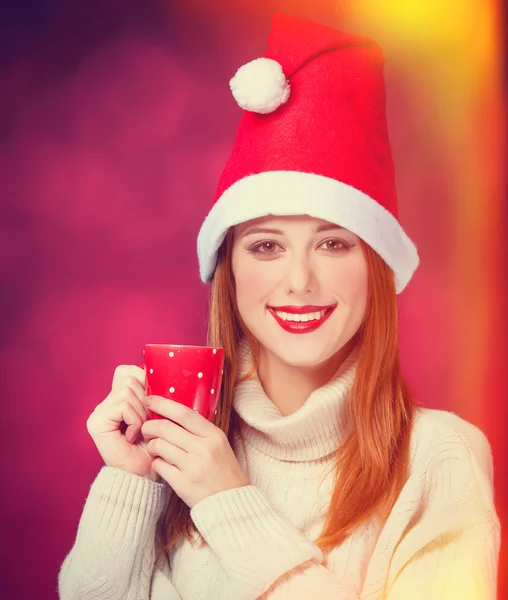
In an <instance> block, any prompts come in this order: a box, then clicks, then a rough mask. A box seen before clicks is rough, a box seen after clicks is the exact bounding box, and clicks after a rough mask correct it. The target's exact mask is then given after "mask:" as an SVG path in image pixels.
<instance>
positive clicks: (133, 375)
mask: <svg viewBox="0 0 508 600" xmlns="http://www.w3.org/2000/svg"><path fill="white" fill-rule="evenodd" d="M131 379H135V380H136V381H137V382H138V383H139V384H140V385H141V386H142V388H143V390H144V389H145V370H144V369H142V368H141V367H137V366H136V365H119V366H118V367H117V368H116V369H115V372H114V374H113V383H112V385H111V391H113V392H114V391H116V390H119V389H121V388H122V387H124V385H125V380H128V381H129V382H130V381H131Z"/></svg>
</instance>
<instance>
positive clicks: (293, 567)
mask: <svg viewBox="0 0 508 600" xmlns="http://www.w3.org/2000/svg"><path fill="white" fill-rule="evenodd" d="M238 357H239V361H240V373H245V372H246V370H247V369H248V367H249V365H250V364H251V360H252V357H251V354H250V351H249V348H248V345H247V344H246V343H245V342H241V343H240V345H239V348H238ZM357 358H358V357H357V354H356V351H355V352H353V353H352V354H351V355H350V356H349V357H348V358H347V359H346V361H345V362H344V363H343V364H342V366H341V367H340V369H339V370H338V371H337V373H336V374H335V376H334V377H333V378H332V379H331V381H330V382H328V383H327V384H326V385H324V386H323V387H321V388H319V389H318V390H316V391H314V392H313V393H312V394H310V396H309V398H308V399H307V401H306V402H305V404H304V405H303V406H302V407H301V408H300V409H299V410H297V411H296V412H295V413H293V414H292V415H288V416H283V415H281V414H280V412H279V411H278V410H277V408H276V407H275V405H274V404H273V403H272V402H271V401H270V399H269V398H268V397H267V396H266V394H265V392H264V390H263V387H262V385H261V383H260V381H259V378H258V377H257V375H256V376H254V377H253V378H252V379H249V380H247V381H245V382H243V383H241V384H238V385H237V386H236V388H235V398H234V404H235V410H236V411H237V413H238V414H239V416H240V418H241V427H242V432H243V436H244V439H245V451H244V448H243V445H242V444H241V443H240V439H239V437H238V436H237V437H236V438H235V442H234V450H235V453H236V455H237V457H238V460H239V462H240V464H241V465H242V467H243V468H244V469H245V471H246V472H247V473H248V474H249V476H250V481H251V485H249V486H245V487H242V488H237V489H233V490H228V491H226V492H221V493H218V494H214V495H212V496H209V497H208V498H206V499H204V500H202V501H201V502H199V503H198V504H197V505H196V506H194V507H193V509H192V511H191V517H192V519H193V522H194V523H195V525H196V527H197V529H198V530H199V532H200V533H201V535H202V536H203V538H204V539H205V540H206V542H207V546H206V547H204V548H201V547H200V546H199V544H197V543H194V542H197V540H193V541H191V542H189V541H184V542H180V543H179V544H177V546H176V547H175V548H173V549H172V550H171V552H170V553H169V555H168V556H164V555H159V556H156V553H155V544H154V539H155V532H156V528H157V527H158V526H160V523H161V521H162V519H160V517H161V515H162V514H163V512H164V510H165V508H166V506H167V501H168V498H169V495H170V493H172V491H171V490H170V489H169V488H168V486H167V485H166V484H165V483H155V482H152V481H149V480H147V479H144V478H142V477H139V476H137V475H131V474H129V473H125V472H123V471H119V470H118V469H113V468H108V467H103V468H102V470H101V471H100V472H99V474H98V476H97V478H96V479H95V481H94V482H93V484H92V486H91V489H90V492H89V495H88V498H87V500H86V504H85V506H84V509H83V513H82V515H81V520H80V523H79V527H78V531H77V536H76V539H75V542H74V545H73V547H72V549H71V551H70V553H69V554H68V556H67V557H66V559H65V561H64V562H63V564H62V566H61V569H60V574H59V578H58V587H59V593H60V598H61V600H78V599H79V600H88V599H99V598H100V599H101V600H113V599H114V600H134V599H135V600H146V599H150V600H205V599H206V600H208V599H213V600H255V599H262V600H268V599H269V600H308V598H319V599H320V600H358V599H360V598H361V599H362V600H382V599H383V600H384V599H386V600H407V599H408V598H411V600H438V599H439V600H473V599H474V600H495V598H496V572H497V566H498V553H499V543H500V525H499V519H498V516H497V514H496V511H495V507H494V503H493V473H492V454H491V450H490V446H489V443H488V441H487V439H486V438H485V436H484V435H483V433H481V432H480V430H479V429H477V428H476V427H474V426H473V425H471V424H469V423H468V422H466V421H464V420H463V419H461V418H459V417H457V416H456V415H454V414H453V413H449V412H445V411H438V410H428V409H418V410H417V411H416V416H415V422H414V427H413V433H412V440H411V462H410V468H409V473H408V479H407V482H406V485H405V486H404V488H403V490H402V492H401V494H400V496H399V498H398V500H397V502H396V504H395V506H394V508H393V510H392V511H391V513H390V516H389V518H388V520H387V521H386V522H385V523H383V524H381V523H379V522H378V521H376V520H375V519H371V520H370V521H368V522H365V523H364V524H363V525H362V526H360V527H358V528H357V530H356V531H355V532H354V533H353V534H352V535H351V536H350V537H349V538H348V539H346V540H345V541H344V542H343V543H342V544H341V545H340V546H338V547H336V548H334V549H333V550H332V551H331V552H329V553H328V554H326V555H323V553H322V552H321V550H320V549H319V547H318V546H316V545H315V544H314V541H315V540H316V539H317V537H318V536H319V534H320V532H321V531H322V528H323V524H324V520H325V516H326V512H327V509H328V506H329V502H330V497H331V493H332V489H333V468H332V467H333V463H332V459H333V453H334V451H335V449H336V448H337V446H338V445H339V444H340V442H341V440H342V439H343V437H344V435H345V433H346V431H347V428H346V424H345V419H344V411H343V408H344V406H345V400H346V397H347V395H348V392H349V390H350V389H351V385H352V383H353V381H354V377H355V373H356V364H357Z"/></svg>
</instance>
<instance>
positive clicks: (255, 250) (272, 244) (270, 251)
mask: <svg viewBox="0 0 508 600" xmlns="http://www.w3.org/2000/svg"><path fill="white" fill-rule="evenodd" d="M275 246H278V244H276V243H275V242H273V241H265V242H259V243H257V244H254V246H251V247H250V248H249V252H252V253H253V254H273V249H274V248H275ZM263 247H264V248H267V249H268V250H267V251H265V250H261V248H263Z"/></svg>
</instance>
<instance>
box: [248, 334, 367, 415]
mask: <svg viewBox="0 0 508 600" xmlns="http://www.w3.org/2000/svg"><path fill="white" fill-rule="evenodd" d="M354 344H355V339H354V338H353V339H351V340H350V341H349V342H348V343H347V344H346V345H345V346H343V347H342V348H341V349H340V350H339V351H338V352H336V353H335V354H334V355H333V356H332V357H330V358H329V359H328V360H326V361H324V362H323V363H321V364H319V365H315V366H309V367H301V366H294V365H290V364H288V363H285V362H284V361H283V360H282V359H281V358H279V357H278V356H276V355H275V354H273V353H272V352H270V351H269V350H267V349H266V348H264V347H263V346H261V348H260V358H259V368H258V377H259V381H260V383H261V385H262V386H263V389H264V391H265V393H266V395H267V396H268V398H270V400H271V401H272V402H273V404H274V405H275V406H276V407H277V409H278V410H279V412H280V414H281V415H284V416H286V415H292V414H293V413H294V412H296V411H297V410H298V409H299V408H301V407H302V406H303V405H304V404H305V402H306V400H307V398H308V397H309V396H310V395H311V394H312V392H314V391H315V390H317V389H318V388H320V387H323V386H324V385H326V384H327V383H328V382H329V381H330V379H331V378H332V377H333V375H334V374H335V373H336V372H337V370H338V369H339V368H340V366H341V365H342V363H343V362H344V360H345V359H346V358H347V357H348V356H349V354H350V353H351V351H352V349H353V347H354Z"/></svg>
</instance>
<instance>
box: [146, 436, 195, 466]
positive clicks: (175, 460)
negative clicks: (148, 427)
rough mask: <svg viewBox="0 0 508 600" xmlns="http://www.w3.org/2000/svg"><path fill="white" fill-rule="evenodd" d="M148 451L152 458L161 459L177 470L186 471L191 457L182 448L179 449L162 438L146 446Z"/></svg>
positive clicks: (151, 441) (155, 439)
mask: <svg viewBox="0 0 508 600" xmlns="http://www.w3.org/2000/svg"><path fill="white" fill-rule="evenodd" d="M145 449H146V451H147V452H148V454H150V456H152V457H154V458H155V457H157V456H158V457H160V458H162V459H163V460H164V462H166V463H168V464H169V465H174V466H175V467H176V468H177V469H179V470H182V469H185V464H186V462H187V461H188V458H189V455H188V454H187V452H184V451H183V450H182V449H181V448H177V447H176V446H173V445H172V444H169V443H168V442H166V441H164V440H163V439H161V438H154V439H153V440H150V441H149V442H148V443H147V445H146V448H145Z"/></svg>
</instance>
